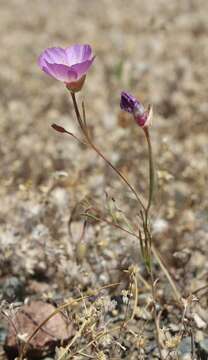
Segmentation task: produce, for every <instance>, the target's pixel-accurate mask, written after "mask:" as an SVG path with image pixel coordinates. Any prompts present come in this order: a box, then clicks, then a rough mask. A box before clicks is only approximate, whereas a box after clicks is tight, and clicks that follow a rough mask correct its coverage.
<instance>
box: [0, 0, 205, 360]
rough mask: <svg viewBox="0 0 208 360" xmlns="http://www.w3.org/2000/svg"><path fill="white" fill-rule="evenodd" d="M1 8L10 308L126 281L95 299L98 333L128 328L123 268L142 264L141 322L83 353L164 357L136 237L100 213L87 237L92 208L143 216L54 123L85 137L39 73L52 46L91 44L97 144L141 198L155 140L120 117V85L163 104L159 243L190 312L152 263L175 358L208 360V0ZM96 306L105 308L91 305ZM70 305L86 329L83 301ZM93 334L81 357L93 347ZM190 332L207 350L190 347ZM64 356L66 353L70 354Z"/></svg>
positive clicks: (158, 145) (4, 4)
mask: <svg viewBox="0 0 208 360" xmlns="http://www.w3.org/2000/svg"><path fill="white" fill-rule="evenodd" d="M0 9H1V22H0V34H1V44H2V46H1V52H0V63H1V71H0V95H1V97H0V99H1V100H0V115H1V127H0V132H1V143H0V155H1V167H0V179H1V186H0V195H1V207H0V222H1V227H0V288H1V289H2V298H3V299H4V300H6V301H7V302H8V303H9V304H11V303H14V302H15V303H16V302H24V301H25V299H27V301H29V300H30V299H42V300H44V301H49V302H53V303H54V304H61V303H63V301H66V300H67V299H70V298H75V297H79V296H80V294H84V295H85V294H91V292H92V291H93V289H94V290H95V291H96V290H97V289H100V288H101V287H104V286H108V285H109V284H112V283H116V282H119V283H120V284H119V285H117V286H116V287H113V288H107V289H105V290H103V292H102V294H101V298H99V299H97V300H96V301H98V300H99V301H101V300H102V301H101V302H102V304H98V305H96V304H95V308H96V311H97V312H98V313H99V316H100V317H99V316H98V313H96V314H97V315H96V316H97V317H98V318H99V319H97V322H96V324H97V325H96V326H97V331H98V330H99V329H100V328H102V324H103V323H104V325H103V326H104V327H107V324H108V323H110V324H111V325H112V324H114V323H115V324H119V325H120V324H121V322H122V320H123V319H124V318H125V316H126V315H125V314H127V313H128V311H130V313H131V308H132V307H133V304H134V299H132V300H130V304H129V307H130V309H128V308H127V307H126V305H125V297H126V293H125V291H124V290H125V289H127V288H128V286H129V281H130V280H131V277H130V276H128V273H125V272H124V270H127V269H129V273H131V271H130V269H132V266H134V267H135V266H136V267H137V271H138V289H137V290H138V294H139V298H138V302H137V304H136V314H135V316H134V319H133V320H131V321H129V323H128V329H122V330H121V331H117V333H116V334H114V333H113V334H110V335H109V337H110V339H105V341H104V340H103V341H100V342H98V343H96V346H94V347H93V346H92V347H91V348H90V351H89V348H88V349H87V350H85V352H86V353H87V354H88V355H87V356H89V357H88V358H90V356H91V357H92V358H94V359H121V358H125V359H132V360H134V359H152V358H154V356H155V358H158V357H157V353H158V352H157V349H156V340H155V332H154V322H153V320H152V311H151V302H152V299H151V293H150V290H149V288H148V286H146V287H145V285H144V282H146V285H148V284H149V278H148V274H147V273H146V271H145V268H144V264H143V261H142V258H141V255H140V251H139V244H138V242H137V241H135V239H133V238H132V237H131V236H130V235H126V234H125V233H123V232H121V231H120V230H116V229H113V228H112V227H110V226H107V225H106V224H104V223H103V224H100V223H98V222H96V221H90V222H89V224H88V225H87V227H86V229H85V232H84V237H83V238H81V233H82V230H83V216H82V215H81V213H82V212H83V209H84V208H85V209H86V208H87V207H89V206H93V207H96V208H97V209H98V211H99V212H100V213H101V214H106V213H107V212H108V210H109V207H110V208H111V209H112V208H113V209H114V210H113V211H115V212H118V213H119V211H118V209H122V211H123V212H125V214H126V216H127V218H128V219H129V221H132V222H133V223H134V224H135V222H136V216H137V212H138V208H137V204H136V202H135V200H134V199H133V197H132V195H131V194H130V193H129V192H128V190H127V188H126V187H125V185H124V184H122V183H121V182H120V181H119V180H118V178H117V177H116V175H115V174H113V173H112V171H111V170H110V169H109V168H108V167H107V166H106V165H105V164H104V163H103V162H102V160H101V159H99V158H98V156H97V155H96V154H94V153H93V151H92V150H91V149H88V148H85V147H84V146H82V145H79V144H78V143H75V142H74V140H73V139H71V138H69V137H67V136H65V135H64V136H61V135H60V134H57V133H55V132H54V131H53V130H52V129H51V127H50V125H51V124H52V123H53V122H57V123H58V124H60V125H62V126H65V127H66V128H67V129H69V130H70V131H71V130H72V131H75V132H77V133H78V130H77V128H76V123H75V117H74V113H73V108H72V104H71V100H70V97H69V96H68V93H67V91H66V90H65V88H64V86H63V85H62V84H61V83H59V82H57V81H55V80H53V79H51V78H49V77H47V76H46V75H45V74H43V73H42V72H41V71H40V69H39V68H38V66H37V57H38V56H39V54H40V52H41V51H42V50H43V49H44V48H46V47H50V46H63V47H66V46H69V45H71V44H73V43H89V44H91V45H92V47H93V49H94V52H95V53H96V56H97V57H96V60H95V63H94V65H93V67H92V69H91V70H90V72H89V74H88V77H87V81H86V83H85V86H84V89H83V91H82V92H81V94H79V96H78V100H79V101H81V100H82V99H84V100H85V106H86V111H87V117H88V123H89V126H90V129H91V131H92V134H93V137H94V141H95V142H96V144H97V145H98V146H99V148H101V149H102V150H103V152H104V153H105V154H106V155H107V156H108V158H109V159H111V161H112V162H113V163H114V164H115V165H116V166H117V167H118V168H119V169H120V170H121V171H122V172H123V173H124V174H125V175H126V176H127V177H128V179H129V180H130V182H131V183H132V184H133V185H134V186H135V187H136V188H137V189H138V191H139V192H141V193H142V194H143V196H144V197H145V195H146V191H147V183H148V180H147V175H148V166H147V160H148V159H147V148H146V144H145V139H144V136H143V133H142V131H141V129H139V128H137V127H136V126H135V124H134V123H133V122H132V119H131V118H129V116H126V115H124V114H123V113H122V114H121V113H120V110H119V101H120V92H121V91H122V90H124V89H126V90H128V91H130V92H132V93H134V94H135V95H137V96H138V97H139V99H141V100H142V101H143V102H144V104H145V105H146V106H147V105H148V104H149V103H150V104H152V105H153V108H154V120H153V124H152V128H151V135H152V144H153V149H154V155H155V160H156V164H157V178H158V179H157V180H158V181H157V182H158V184H157V185H158V187H157V196H156V199H155V205H154V208H153V209H152V228H153V234H154V244H155V247H156V248H157V249H158V251H159V252H160V253H161V254H162V258H163V260H164V262H165V264H166V266H167V268H168V270H169V272H170V274H171V276H172V278H173V279H174V281H175V283H176V285H177V287H178V289H179V292H180V294H181V297H182V298H183V302H184V308H181V307H179V306H178V305H177V304H176V303H175V301H174V294H173V293H172V291H171V288H170V285H169V282H168V280H167V278H166V276H165V274H164V271H163V270H162V269H161V268H160V267H159V266H158V264H157V262H156V261H155V263H154V272H155V278H157V279H158V284H157V305H158V314H160V316H161V318H160V327H161V328H162V331H161V333H162V335H161V337H162V343H163V348H164V349H163V352H164V358H165V357H166V359H195V358H196V359H208V345H207V343H208V340H207V339H208V331H207V330H208V315H207V307H208V300H207V292H206V291H207V289H206V285H207V281H208V265H207V264H208V262H207V256H208V247H207V242H208V235H207V234H208V225H207V220H208V216H207V214H208V212H207V210H208V209H207V201H206V185H207V160H208V156H207V154H208V143H207V131H208V125H207V112H208V104H207V93H208V83H207V75H208V67H207V56H208V40H207V38H208V37H207V35H208V22H207V11H208V3H207V1H205V0H198V1H194V0H189V1H188V0H182V1H178V0H175V1H172V2H169V1H165V0H157V1H155V0H149V1H144V0H140V1H139V0H131V1H126V0H114V1H110V0H100V1H95V0H68V1H67V0H62V1H57V0H44V1H41V0H35V1H30V2H29V1H26V0H9V1H5V0H1V3H0ZM112 199H114V200H112ZM115 209H117V210H115ZM119 214H120V213H119ZM129 279H130V280H129ZM143 280H144V281H143ZM130 282H131V281H130ZM200 288H203V290H201V291H198V289H200ZM132 291H133V290H129V294H130V295H131V292H132ZM133 293H135V291H133ZM133 297H134V296H133ZM115 301H117V303H115ZM119 301H120V302H119ZM120 303H121V304H120ZM119 304H120V305H119ZM187 304H188V305H187ZM3 306H8V305H5V303H4V304H3ZM86 306H87V307H88V308H89V309H91V310H90V311H92V312H93V311H94V308H93V310H92V301H91V302H90V301H89V303H88V302H87V304H86ZM96 306H97V307H99V306H100V307H101V308H102V311H101V310H99V311H98V310H97V307H96ZM186 306H187V307H186ZM99 309H100V308H99ZM184 309H186V310H187V311H185V312H184ZM73 311H74V319H73V321H75V323H76V324H75V325H76V326H75V325H74V326H75V327H76V328H79V326H78V325H77V324H78V322H79V321H81V323H82V321H83V312H84V309H83V305H80V308H78V309H76V310H73ZM90 314H91V313H90ZM93 314H94V313H93ZM182 314H184V318H183V316H182ZM93 316H94V315H93ZM75 318H76V319H75ZM77 318H80V319H81V320H80V319H79V320H77ZM183 320H184V321H183ZM3 323H4V322H2V324H3ZM98 323H99V324H98ZM91 325H92V324H91ZM91 325H90V326H91ZM4 326H5V325H4ZM4 326H3V325H2V327H1V326H0V339H1V338H4V334H3V332H4ZM1 329H2V330H1ZM88 330H89V329H88ZM90 331H91V332H92V328H90ZM90 331H88V332H87V330H86V334H84V335H83V336H81V337H80V339H79V341H78V344H77V345H76V346H75V349H73V351H75V350H76V351H77V352H78V351H79V349H80V348H81V347H82V346H84V345H86V343H89V342H90V339H91V338H90V335H89V332H90ZM1 333H2V336H1ZM181 334H182V336H181ZM177 336H179V337H180V336H181V337H180V341H179V342H177ZM181 338H182V340H181ZM191 339H192V340H193V342H194V343H195V352H196V355H193V354H192V355H191V345H190V344H191ZM2 341H3V340H2ZM174 341H175V343H174ZM79 342H80V343H79ZM173 343H174V344H173ZM179 343H180V344H179ZM192 350H193V349H192ZM2 356H4V355H3V353H2ZM54 356H56V359H59V358H60V349H59V350H57V353H56V355H54ZM102 356H103V357H102ZM191 356H192V357H191ZM194 356H195V357H194ZM53 358H54V357H53ZM68 358H74V359H84V358H86V356H85V355H81V354H79V355H76V356H75V357H68Z"/></svg>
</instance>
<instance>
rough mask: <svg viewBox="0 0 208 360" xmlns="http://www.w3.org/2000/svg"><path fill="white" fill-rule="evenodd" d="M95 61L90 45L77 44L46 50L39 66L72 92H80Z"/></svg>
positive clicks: (41, 56) (39, 61)
mask: <svg viewBox="0 0 208 360" xmlns="http://www.w3.org/2000/svg"><path fill="white" fill-rule="evenodd" d="M94 59H95V56H93V54H92V49H91V46H90V45H79V44H76V45H73V46H70V47H68V48H65V49H63V48H60V47H52V48H48V49H45V50H44V51H43V52H42V54H41V55H40V57H39V59H38V65H39V66H40V68H41V69H42V70H43V71H44V72H45V73H46V74H47V75H49V76H51V77H53V78H55V79H57V80H59V81H62V82H64V83H65V84H66V86H67V88H68V89H69V90H70V91H79V90H81V88H82V86H83V83H84V80H85V77H86V74H87V72H88V70H89V69H90V67H91V65H92V63H93V61H94Z"/></svg>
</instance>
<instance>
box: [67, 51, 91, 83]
mask: <svg viewBox="0 0 208 360" xmlns="http://www.w3.org/2000/svg"><path fill="white" fill-rule="evenodd" d="M94 59H95V56H94V57H93V58H92V59H91V60H87V61H84V62H82V63H78V64H75V65H72V66H70V69H71V70H73V71H75V72H76V73H77V79H80V78H81V77H82V76H83V75H86V73H87V71H88V70H89V68H90V66H91V65H92V63H93V61H94Z"/></svg>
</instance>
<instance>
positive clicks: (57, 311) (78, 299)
mask: <svg viewBox="0 0 208 360" xmlns="http://www.w3.org/2000/svg"><path fill="white" fill-rule="evenodd" d="M117 285H120V283H119V282H117V283H114V284H109V285H105V286H102V287H101V288H100V289H99V290H96V291H95V294H96V295H99V293H100V291H101V290H103V289H108V288H111V287H115V286H117ZM91 296H92V295H86V296H80V297H78V298H77V299H74V300H71V301H69V302H67V303H65V304H63V305H61V306H59V307H58V308H57V309H56V310H54V311H53V312H52V313H51V314H50V315H49V316H47V318H46V319H45V320H43V321H42V323H41V324H40V325H39V326H38V327H37V328H36V329H35V330H34V331H33V333H32V334H31V335H30V336H29V338H28V339H27V341H26V343H25V344H24V346H23V349H22V353H21V354H20V358H19V360H23V359H24V355H25V352H26V350H27V346H28V345H29V343H30V341H31V340H32V339H33V338H34V336H35V335H36V334H37V333H38V331H39V330H40V329H41V328H42V327H43V326H44V325H45V324H46V323H47V322H48V321H49V320H50V319H51V318H52V317H53V316H55V315H56V314H58V313H60V312H61V311H62V310H64V309H66V308H68V307H69V306H72V305H74V304H76V303H77V302H80V301H82V300H85V299H89V298H90V297H91Z"/></svg>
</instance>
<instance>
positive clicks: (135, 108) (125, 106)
mask: <svg viewBox="0 0 208 360" xmlns="http://www.w3.org/2000/svg"><path fill="white" fill-rule="evenodd" d="M120 107H121V109H122V110H124V111H127V112H129V113H130V114H132V115H133V117H134V119H135V121H136V123H137V124H138V125H139V126H141V127H146V126H148V125H149V122H150V112H149V111H146V110H145V109H144V107H143V105H142V104H141V103H140V102H139V101H138V100H137V99H136V98H135V97H134V96H133V95H131V94H129V93H128V92H126V91H122V93H121V101H120Z"/></svg>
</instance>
